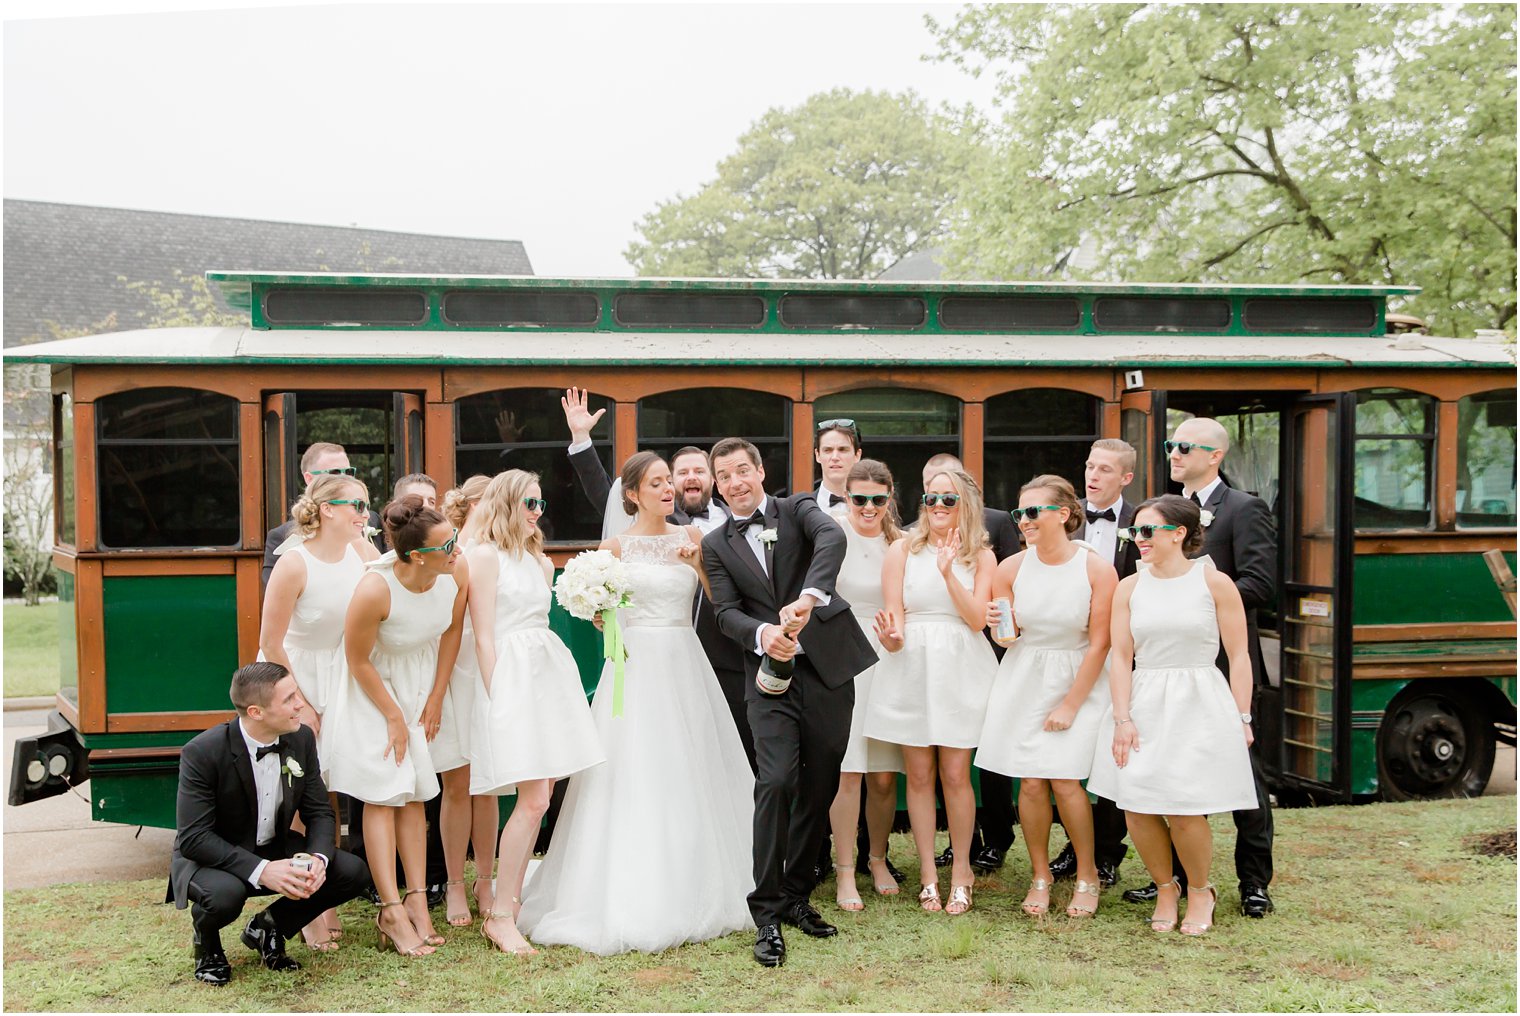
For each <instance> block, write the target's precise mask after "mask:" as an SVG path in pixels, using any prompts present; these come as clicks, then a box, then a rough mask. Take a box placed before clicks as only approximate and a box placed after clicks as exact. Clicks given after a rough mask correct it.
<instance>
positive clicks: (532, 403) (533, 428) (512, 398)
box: [454, 388, 612, 543]
mask: <svg viewBox="0 0 1520 1016" xmlns="http://www.w3.org/2000/svg"><path fill="white" fill-rule="evenodd" d="M563 395H564V389H562V388H506V389H501V390H499V391H494V392H484V393H482V394H480V395H469V396H466V397H465V398H462V399H460V400H458V401H457V402H455V403H454V413H455V420H454V433H455V435H456V437H455V440H456V441H457V444H456V445H455V446H454V474H455V480H454V482H455V483H456V484H458V483H460V482H462V481H464V480H465V479H466V478H467V477H470V476H473V475H474V474H476V473H484V474H485V475H486V476H495V475H496V474H497V473H500V472H502V471H504V470H507V469H526V470H528V471H529V472H533V473H537V474H538V478H539V481H538V482H539V486H540V487H541V488H542V489H543V492H544V498H545V500H547V501H548V502H549V507H548V508H547V509H546V510H545V512H544V514H543V516H542V517H541V518H540V519H539V520H538V524H539V528H541V529H542V530H543V532H544V539H545V540H546V541H547V542H549V543H595V542H597V541H598V540H600V539H601V538H602V509H603V508H604V507H605V506H603V505H592V503H591V501H590V500H589V499H588V498H587V497H586V495H585V494H584V493H583V492H582V491H581V485H580V481H579V480H577V479H576V476H575V467H574V466H573V465H571V464H570V457H569V456H568V455H567V454H566V448H567V447H568V446H569V438H568V436H567V435H566V433H565V424H564V419H565V416H564V410H563V409H562V408H561V406H560V398H561V397H562V396H563ZM588 404H589V406H590V408H591V411H592V412H596V411H597V410H598V409H606V410H607V412H606V413H605V414H603V416H602V418H601V419H600V420H599V421H597V425H596V427H595V428H594V429H593V430H592V432H591V441H592V447H593V448H595V449H596V453H597V455H598V456H600V458H601V460H602V465H603V466H604V467H606V468H607V469H608V470H609V471H611V469H612V461H611V460H612V400H610V399H608V398H607V397H606V396H603V395H593V396H591V397H590V399H589V400H588Z"/></svg>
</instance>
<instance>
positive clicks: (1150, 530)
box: [1119, 526, 1182, 540]
mask: <svg viewBox="0 0 1520 1016" xmlns="http://www.w3.org/2000/svg"><path fill="white" fill-rule="evenodd" d="M1181 528H1182V527H1181V526H1130V527H1129V528H1128V529H1121V530H1119V539H1121V540H1153V539H1155V538H1156V530H1158V529H1181Z"/></svg>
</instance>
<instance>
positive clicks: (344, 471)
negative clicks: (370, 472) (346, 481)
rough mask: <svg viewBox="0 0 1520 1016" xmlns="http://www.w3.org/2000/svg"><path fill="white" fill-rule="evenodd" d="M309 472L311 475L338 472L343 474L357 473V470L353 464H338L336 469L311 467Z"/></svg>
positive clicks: (328, 474) (351, 474)
mask: <svg viewBox="0 0 1520 1016" xmlns="http://www.w3.org/2000/svg"><path fill="white" fill-rule="evenodd" d="M310 472H311V475H312V476H337V475H340V474H341V475H343V476H358V475H359V470H357V469H355V468H354V467H353V466H339V467H338V468H336V469H313V470H311V471H310Z"/></svg>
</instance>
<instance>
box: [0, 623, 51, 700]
mask: <svg viewBox="0 0 1520 1016" xmlns="http://www.w3.org/2000/svg"><path fill="white" fill-rule="evenodd" d="M58 609H59V608H58V604H56V603H41V604H38V605H37V606H35V607H27V606H23V605H22V604H20V603H7V604H5V697H6V698H16V697H18V696H29V695H51V694H53V693H54V692H55V691H57V690H58Z"/></svg>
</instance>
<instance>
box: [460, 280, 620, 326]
mask: <svg viewBox="0 0 1520 1016" xmlns="http://www.w3.org/2000/svg"><path fill="white" fill-rule="evenodd" d="M601 317H602V304H601V301H600V300H598V299H597V296H596V294H595V293H590V292H585V291H582V290H507V289H456V290H452V291H450V292H447V293H444V294H443V320H444V321H445V322H447V323H448V324H451V325H459V326H464V327H491V326H493V325H494V326H514V325H515V326H518V327H522V326H529V327H542V326H545V325H553V326H559V327H573V326H581V327H587V326H590V325H594V324H596V323H597V322H598V321H600V320H601Z"/></svg>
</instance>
